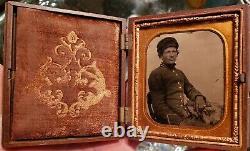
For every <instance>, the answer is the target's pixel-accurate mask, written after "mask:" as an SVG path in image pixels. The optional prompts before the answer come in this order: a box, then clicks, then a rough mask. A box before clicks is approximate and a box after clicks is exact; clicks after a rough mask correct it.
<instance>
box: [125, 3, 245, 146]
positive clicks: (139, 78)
mask: <svg viewBox="0 0 250 151" xmlns="http://www.w3.org/2000/svg"><path fill="white" fill-rule="evenodd" d="M247 9H248V8H247V6H244V5H240V6H231V7H227V8H225V7H224V8H211V9H206V10H198V11H189V12H187V11H181V12H177V13H170V14H168V15H156V16H153V15H151V16H143V17H137V18H132V19H130V20H129V29H130V30H129V35H130V36H131V37H132V38H131V39H132V42H131V43H132V44H133V46H132V48H131V51H130V54H129V59H130V60H129V63H130V65H129V67H130V69H129V71H130V72H129V78H130V79H129V82H130V99H129V100H131V110H132V122H131V123H132V125H135V126H149V127H150V128H149V132H148V135H147V137H146V138H147V139H149V140H158V141H159V142H164V143H166V142H167V143H175V144H186V145H192V146H193V145H194V146H197V145H198V146H204V147H209V148H211V147H212V148H219V149H230V150H231V149H233V150H245V149H246V146H247V135H248V134H246V133H244V131H246V130H247V126H248V125H247V115H246V114H247V112H246V111H247V106H244V103H247V102H246V101H247V84H246V81H245V76H246V73H247V64H246V61H247V55H246V54H247V52H246V51H247V42H246V39H244V38H245V37H246V36H247V35H245V34H246V33H244V31H246V22H244V21H243V20H244V19H246V18H247V15H246V10H247ZM226 20H228V21H231V22H232V33H231V35H230V34H229V35H227V34H225V33H224V34H223V33H222V34H221V32H220V30H218V31H216V30H215V29H213V28H210V29H211V30H213V31H216V32H217V33H219V34H220V35H221V36H222V37H223V36H225V35H226V36H227V37H230V36H231V37H232V41H231V42H230V43H229V45H230V46H226V50H225V49H224V54H225V53H228V52H229V51H228V48H229V47H232V50H231V52H232V54H231V55H228V54H226V56H225V57H224V58H223V59H224V62H226V64H224V66H225V70H227V71H224V72H226V73H225V81H224V94H225V99H224V103H225V106H226V109H225V111H224V117H223V120H222V123H225V122H227V126H225V127H224V128H228V126H229V127H230V128H228V129H230V130H229V131H228V134H226V135H227V136H220V134H216V133H214V134H212V135H205V133H203V132H202V130H201V129H196V128H192V127H178V126H174V125H163V124H159V123H156V122H155V121H153V119H152V118H149V116H150V115H149V114H148V113H147V103H146V101H145V100H146V82H147V79H146V78H145V77H146V68H147V59H146V57H145V56H146V51H147V46H148V44H149V42H150V41H152V37H153V36H152V35H157V34H155V33H153V32H154V31H153V29H158V30H160V29H161V28H164V27H166V28H167V27H169V26H175V27H173V28H174V30H169V31H168V32H166V33H171V32H173V31H174V32H181V29H182V28H185V27H183V26H187V28H186V31H187V29H189V28H192V27H193V28H195V29H194V31H197V30H201V29H203V30H204V29H206V28H204V26H203V28H197V27H196V25H199V24H203V25H204V24H205V26H206V25H207V27H208V28H209V26H210V27H211V25H210V23H211V22H219V23H221V24H223V23H224V22H225V21H226ZM222 26H223V25H222ZM169 28H170V27H169ZM150 29H152V31H150ZM146 30H148V32H145V33H147V34H145V33H144V35H143V32H144V31H146ZM155 31H156V30H155ZM162 31H163V30H162ZM182 32H183V31H182ZM145 35H147V37H151V39H150V38H145V37H146V36H145ZM243 37H244V38H243ZM143 38H144V39H146V40H142V39H143ZM149 39H150V40H149ZM243 54H244V55H243ZM229 62H231V63H229ZM228 63H229V64H228ZM226 91H227V92H226ZM230 94H232V95H231V96H230ZM244 113H245V114H244ZM227 117H228V119H227V120H226V121H225V118H227ZM229 117H230V118H231V119H230V118H229ZM212 129H214V130H215V131H217V132H219V131H221V130H223V128H222V127H218V126H215V127H214V128H212ZM177 131H180V132H177ZM192 133H193V134H192ZM210 134H211V133H210Z"/></svg>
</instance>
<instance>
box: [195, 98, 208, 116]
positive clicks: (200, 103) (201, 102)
mask: <svg viewBox="0 0 250 151" xmlns="http://www.w3.org/2000/svg"><path fill="white" fill-rule="evenodd" d="M205 107H206V100H205V98H204V97H203V96H197V97H196V99H195V110H196V112H198V113H199V112H202V111H203V110H204V109H205Z"/></svg>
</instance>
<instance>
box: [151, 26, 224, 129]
mask: <svg viewBox="0 0 250 151" xmlns="http://www.w3.org/2000/svg"><path fill="white" fill-rule="evenodd" d="M223 49H224V43H223V40H222V39H221V38H220V37H219V35H218V34H216V33H215V32H212V31H209V30H198V31H185V32H178V33H169V34H168V33H164V34H161V35H159V36H157V37H155V38H154V39H153V40H152V41H151V42H150V44H149V46H148V49H147V79H148V81H147V98H146V99H147V103H148V111H149V113H150V115H151V118H152V119H153V120H154V121H156V122H158V123H161V124H170V125H180V126H196V127H212V126H214V125H216V124H217V123H219V122H220V120H221V119H222V117H223V112H224V110H223V108H224V97H223V93H224V63H223Z"/></svg>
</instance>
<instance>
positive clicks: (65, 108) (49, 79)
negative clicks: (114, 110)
mask: <svg viewBox="0 0 250 151" xmlns="http://www.w3.org/2000/svg"><path fill="white" fill-rule="evenodd" d="M60 40H61V44H60V45H58V46H56V47H55V49H54V55H52V56H53V57H51V56H48V57H47V61H46V62H45V63H44V64H43V65H42V66H41V67H40V71H39V78H38V79H39V80H40V81H42V82H41V83H42V84H41V85H39V86H35V90H36V92H37V93H38V96H39V101H40V102H42V103H44V104H46V105H47V106H48V107H50V108H53V109H56V114H57V116H58V117H65V116H67V115H69V116H71V117H77V116H79V115H80V112H81V110H87V109H89V107H91V106H93V105H96V104H97V103H99V102H100V101H101V100H102V99H103V97H110V95H111V92H110V91H109V90H107V89H106V83H105V78H104V76H103V74H102V72H101V71H100V70H99V69H98V67H97V66H96V61H93V60H92V56H91V51H90V50H89V49H88V48H87V47H86V43H85V42H84V41H83V40H82V39H79V38H78V37H77V35H76V33H75V32H74V31H71V32H70V33H69V34H68V35H67V36H66V37H61V38H60ZM65 89H74V90H77V91H78V92H77V97H76V98H71V99H72V100H71V101H68V102H71V103H67V101H66V100H65V98H64V97H65V93H64V90H65ZM91 90H92V91H91ZM72 102H73V103H72Z"/></svg>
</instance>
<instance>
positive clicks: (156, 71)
mask: <svg viewBox="0 0 250 151" xmlns="http://www.w3.org/2000/svg"><path fill="white" fill-rule="evenodd" d="M162 71H163V68H162V67H157V68H155V69H154V70H153V71H152V72H151V73H150V75H157V74H161V73H162Z"/></svg>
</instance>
